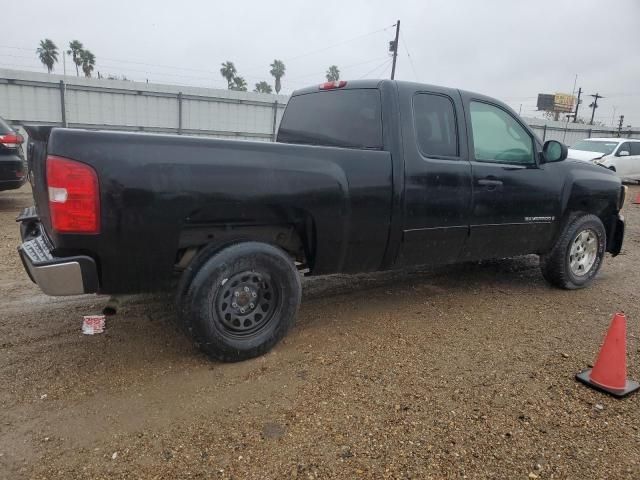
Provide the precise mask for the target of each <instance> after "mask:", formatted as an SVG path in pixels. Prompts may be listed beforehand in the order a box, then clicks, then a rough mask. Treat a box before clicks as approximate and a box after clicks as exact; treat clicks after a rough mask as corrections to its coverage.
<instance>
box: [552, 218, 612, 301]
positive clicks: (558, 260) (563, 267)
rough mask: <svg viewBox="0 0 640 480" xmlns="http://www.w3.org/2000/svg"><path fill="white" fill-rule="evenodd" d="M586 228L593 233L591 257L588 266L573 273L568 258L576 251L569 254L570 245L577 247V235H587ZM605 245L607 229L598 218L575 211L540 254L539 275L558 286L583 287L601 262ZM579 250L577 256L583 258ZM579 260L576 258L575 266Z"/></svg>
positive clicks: (574, 256) (565, 287) (595, 272)
mask: <svg viewBox="0 0 640 480" xmlns="http://www.w3.org/2000/svg"><path fill="white" fill-rule="evenodd" d="M589 232H591V233H592V234H593V235H594V236H595V240H594V243H595V259H594V260H593V264H592V265H591V266H590V267H589V268H588V269H583V270H581V272H582V273H580V272H578V274H576V272H575V271H574V268H572V267H571V263H572V260H575V259H576V255H573V254H572V247H573V246H574V244H576V247H577V248H579V245H580V244H582V242H580V239H579V238H578V235H579V234H584V235H587V238H590V237H589V236H588V235H589ZM606 245H607V233H606V231H605V229H604V225H603V224H602V221H601V220H600V219H599V218H598V217H596V216H595V215H590V214H585V213H582V214H575V215H573V216H571V217H570V218H569V219H568V220H567V222H566V224H565V226H564V228H563V230H562V232H561V233H560V236H559V237H558V240H557V241H556V244H555V245H554V246H553V248H552V250H551V251H550V252H549V253H547V254H545V255H541V256H540V269H541V270H542V276H543V277H544V278H545V280H546V281H547V282H549V283H550V284H551V285H554V286H556V287H559V288H564V289H567V290H575V289H578V288H583V287H586V286H587V285H589V284H590V283H591V282H592V281H593V279H594V277H595V276H596V274H597V273H598V271H599V270H600V267H601V266H602V261H603V259H604V254H605V251H606ZM583 252H584V249H583V250H582V252H578V255H577V258H585V255H584V254H583ZM580 255H582V257H580ZM579 263H580V262H576V264H577V265H578V268H579ZM585 268H586V267H585Z"/></svg>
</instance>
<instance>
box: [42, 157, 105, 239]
mask: <svg viewBox="0 0 640 480" xmlns="http://www.w3.org/2000/svg"><path fill="white" fill-rule="evenodd" d="M47 187H48V189H49V209H50V212H51V226H52V227H53V229H54V230H56V231H58V232H63V233H99V232H100V189H99V187H98V176H97V175H96V172H95V170H94V169H93V168H91V167H90V166H89V165H86V164H84V163H80V162H76V161H74V160H69V159H67V158H61V157H55V156H53V155H49V156H48V157H47Z"/></svg>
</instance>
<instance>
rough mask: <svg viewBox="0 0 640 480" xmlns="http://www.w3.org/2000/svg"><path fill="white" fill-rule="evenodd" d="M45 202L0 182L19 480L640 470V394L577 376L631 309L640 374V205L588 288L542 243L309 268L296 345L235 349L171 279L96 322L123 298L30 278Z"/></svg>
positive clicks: (2, 346)
mask: <svg viewBox="0 0 640 480" xmlns="http://www.w3.org/2000/svg"><path fill="white" fill-rule="evenodd" d="M638 193H640V187H630V197H631V198H634V197H635V196H636V194H638ZM30 204H31V198H30V191H29V190H28V187H27V188H23V189H21V190H19V191H15V192H2V193H0V255H1V256H2V269H1V274H0V289H1V293H2V297H1V299H0V302H1V303H0V385H1V386H2V388H1V389H0V405H1V410H0V478H2V479H4V478H7V479H19V478H36V479H45V478H46V479H54V478H56V479H57V478H60V479H76V478H104V479H107V478H109V479H116V478H118V479H147V478H149V479H151V478H158V479H160V478H162V479H164V478H167V479H173V478H180V479H182V478H192V479H217V478H229V479H230V478H233V479H254V478H255V479H263V478H264V479H281V478H285V479H288V478H292V479H295V478H297V479H307V478H376V479H380V478H419V479H423V478H470V479H471V478H483V479H484V478H496V479H503V478H508V479H515V478H523V479H527V478H540V479H547V478H602V479H605V478H606V479H613V478H636V479H637V478H640V427H639V422H638V418H639V414H640V395H637V396H632V397H629V398H627V399H625V400H616V399H613V398H611V397H608V396H605V395H603V394H601V393H598V392H595V391H593V390H590V389H588V388H586V387H584V386H582V385H580V384H578V383H576V381H575V380H574V374H575V373H576V372H578V371H579V370H581V369H583V368H585V367H587V366H588V365H589V364H590V363H591V362H593V360H594V358H595V355H596V353H597V350H598V347H599V344H600V341H601V340H602V338H603V335H604V333H605V331H606V328H607V327H608V324H609V321H610V318H611V315H612V313H614V312H615V311H616V310H618V309H622V310H624V311H625V312H627V314H628V317H629V331H630V335H629V338H630V344H629V356H628V360H629V374H630V376H631V377H634V378H636V379H637V378H638V377H639V376H640V365H639V357H640V352H639V350H638V336H639V335H638V334H639V333H640V326H639V322H640V305H639V303H638V298H639V295H640V293H639V292H638V287H637V285H638V283H640V269H638V260H639V258H640V248H639V245H638V244H639V242H640V206H637V205H632V204H630V202H628V205H627V206H626V207H625V212H624V213H625V215H626V217H627V236H626V242H625V248H624V251H623V254H621V255H620V256H618V257H616V258H614V259H612V258H610V257H607V259H606V261H605V265H604V267H603V269H602V272H601V274H600V275H599V278H598V279H597V281H596V282H595V284H594V285H593V286H592V287H591V288H588V289H586V290H581V291H572V292H568V291H561V290H556V289H553V288H551V287H549V286H547V285H546V284H545V283H544V281H543V280H542V278H541V276H540V274H539V271H538V261H537V258H535V257H526V258H519V259H513V260H503V261H496V262H487V263H484V264H471V265H469V264H467V265H459V266H451V267H444V268H438V269H417V270H413V271H410V272H392V273H381V274H375V275H360V276H355V277H347V276H334V277H326V278H319V279H311V280H306V281H305V282H304V300H303V305H302V307H301V310H300V312H299V316H298V322H297V325H296V327H295V328H294V330H293V331H292V332H291V333H290V335H289V336H288V337H287V338H286V339H285V340H284V341H283V342H282V343H281V344H280V345H278V346H277V347H276V348H275V349H274V350H273V351H272V352H271V353H269V354H267V355H265V356H263V357H262V358H258V359H255V360H252V361H248V362H244V363H240V364H221V363H215V362H211V361H209V360H208V359H207V358H206V357H204V356H203V355H202V354H201V353H199V352H198V351H197V350H196V349H195V348H194V347H193V346H192V344H191V343H190V341H189V340H188V339H187V338H185V337H184V336H183V335H182V334H180V333H179V332H178V331H177V330H176V328H175V326H174V324H173V322H172V318H173V317H174V311H173V306H172V297H171V295H168V294H167V295H154V296H136V297H129V298H127V299H125V300H124V301H123V305H122V307H121V309H120V311H119V313H118V315H116V316H115V317H110V318H109V319H108V320H107V330H106V332H105V333H104V334H102V335H96V336H84V335H82V334H81V328H80V327H81V319H82V315H84V314H91V313H99V312H100V311H101V309H102V307H103V306H104V304H105V303H106V301H107V299H106V298H105V297H98V296H83V297H67V298H50V297H46V296H45V295H43V294H42V293H40V291H39V290H38V288H37V287H35V286H34V285H33V284H31V283H30V281H29V279H28V278H27V276H26V274H25V273H24V272H23V269H22V266H21V264H20V261H19V259H18V256H17V255H16V247H17V245H18V243H19V240H18V237H19V235H18V228H17V225H16V224H15V223H14V218H15V216H16V213H17V212H18V211H19V210H20V209H21V208H22V207H25V206H28V205H30ZM636 282H638V283H636Z"/></svg>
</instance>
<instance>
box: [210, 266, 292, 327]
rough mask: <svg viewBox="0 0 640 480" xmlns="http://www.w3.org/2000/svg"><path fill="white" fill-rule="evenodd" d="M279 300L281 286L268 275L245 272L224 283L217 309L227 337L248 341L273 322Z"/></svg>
mask: <svg viewBox="0 0 640 480" xmlns="http://www.w3.org/2000/svg"><path fill="white" fill-rule="evenodd" d="M279 297H280V294H279V291H278V289H277V286H276V285H275V283H274V282H273V281H272V280H271V278H270V277H269V276H268V275H266V274H264V273H260V272H255V271H245V272H240V273H236V274H234V275H232V276H231V277H229V278H225V279H224V280H223V281H222V282H221V284H220V287H219V288H218V291H217V293H216V297H215V299H214V305H215V309H216V312H217V314H218V318H219V319H220V323H221V325H222V327H223V329H224V331H225V332H226V333H228V334H230V335H233V336H236V337H247V336H251V335H254V334H256V333H257V332H258V331H260V330H262V329H263V328H264V327H265V326H266V325H267V324H269V323H270V322H271V320H272V319H273V318H274V313H275V311H276V309H277V306H278V301H279Z"/></svg>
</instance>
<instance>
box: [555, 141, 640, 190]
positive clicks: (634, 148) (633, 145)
mask: <svg viewBox="0 0 640 480" xmlns="http://www.w3.org/2000/svg"><path fill="white" fill-rule="evenodd" d="M567 157H568V158H573V159H574V160H584V161H586V162H592V163H596V164H599V165H602V166H603V167H607V168H608V169H610V170H613V171H614V172H616V174H617V175H618V176H619V177H620V178H621V179H622V180H635V181H640V139H634V138H587V139H585V140H580V141H579V142H578V143H576V144H575V145H572V146H571V147H570V148H569V153H568V155H567Z"/></svg>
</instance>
